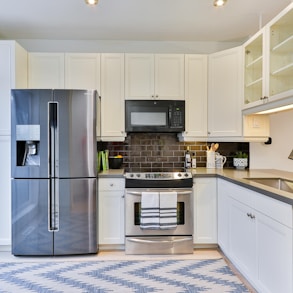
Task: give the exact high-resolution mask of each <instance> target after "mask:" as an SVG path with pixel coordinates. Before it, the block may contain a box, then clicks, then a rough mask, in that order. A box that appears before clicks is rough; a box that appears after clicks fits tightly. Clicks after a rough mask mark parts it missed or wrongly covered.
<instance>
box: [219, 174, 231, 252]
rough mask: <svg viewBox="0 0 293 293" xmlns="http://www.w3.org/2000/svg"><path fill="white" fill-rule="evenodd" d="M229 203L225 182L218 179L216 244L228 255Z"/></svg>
mask: <svg viewBox="0 0 293 293" xmlns="http://www.w3.org/2000/svg"><path fill="white" fill-rule="evenodd" d="M229 205H230V202H229V196H228V195H227V192H226V184H225V182H224V181H223V180H221V179H218V244H219V246H220V247H221V249H222V251H223V252H224V253H226V254H227V255H229V229H230V228H229V225H230V222H229V213H230V212H229V209H230V207H229Z"/></svg>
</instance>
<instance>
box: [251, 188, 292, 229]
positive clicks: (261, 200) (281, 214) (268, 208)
mask: <svg viewBox="0 0 293 293" xmlns="http://www.w3.org/2000/svg"><path fill="white" fill-rule="evenodd" d="M252 200H253V203H252V206H253V208H254V209H255V210H258V211H259V212H261V213H262V214H264V215H266V216H268V217H270V218H272V219H274V220H276V221H278V222H279V223H281V224H283V225H286V226H288V227H289V228H292V206H291V205H289V204H286V203H284V202H282V201H279V200H276V199H274V198H271V197H268V196H265V195H262V194H260V193H257V192H254V194H253V197H252Z"/></svg>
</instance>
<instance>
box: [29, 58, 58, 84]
mask: <svg viewBox="0 0 293 293" xmlns="http://www.w3.org/2000/svg"><path fill="white" fill-rule="evenodd" d="M28 85H29V88H36V89H51V88H54V89H64V54H63V53H30V54H29V76H28Z"/></svg>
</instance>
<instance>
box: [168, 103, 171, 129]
mask: <svg viewBox="0 0 293 293" xmlns="http://www.w3.org/2000/svg"><path fill="white" fill-rule="evenodd" d="M171 120H172V108H171V107H169V119H168V126H169V127H171V126H172V123H171Z"/></svg>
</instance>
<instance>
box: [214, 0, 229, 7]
mask: <svg viewBox="0 0 293 293" xmlns="http://www.w3.org/2000/svg"><path fill="white" fill-rule="evenodd" d="M226 2H227V0H214V6H216V7H220V6H224V5H225V4H226Z"/></svg>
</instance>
